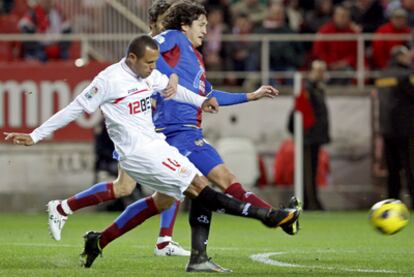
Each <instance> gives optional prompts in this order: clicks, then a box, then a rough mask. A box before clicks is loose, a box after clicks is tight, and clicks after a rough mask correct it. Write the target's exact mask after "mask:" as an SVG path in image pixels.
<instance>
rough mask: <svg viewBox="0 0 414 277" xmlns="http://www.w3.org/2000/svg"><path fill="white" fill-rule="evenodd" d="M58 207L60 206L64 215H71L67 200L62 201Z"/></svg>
mask: <svg viewBox="0 0 414 277" xmlns="http://www.w3.org/2000/svg"><path fill="white" fill-rule="evenodd" d="M60 205H61V206H62V210H63V211H64V212H65V214H67V215H69V214H73V211H72V210H71V209H70V208H69V205H68V200H66V199H65V200H63V201H62V202H60Z"/></svg>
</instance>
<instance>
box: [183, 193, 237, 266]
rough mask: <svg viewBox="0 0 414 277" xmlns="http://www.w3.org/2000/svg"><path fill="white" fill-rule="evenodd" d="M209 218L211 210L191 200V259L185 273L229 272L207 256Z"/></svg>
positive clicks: (195, 200)
mask: <svg viewBox="0 0 414 277" xmlns="http://www.w3.org/2000/svg"><path fill="white" fill-rule="evenodd" d="M211 218H212V212H211V210H209V209H207V208H206V207H204V206H203V205H202V204H201V203H200V201H199V200H197V199H193V200H191V207H190V212H189V218H188V219H189V222H190V226H191V257H190V260H189V262H188V264H187V266H186V269H185V270H186V271H187V272H231V270H229V269H225V268H223V267H221V266H219V265H217V264H216V263H214V262H213V261H211V259H210V258H208V256H207V243H208V236H209V232H210V224H211Z"/></svg>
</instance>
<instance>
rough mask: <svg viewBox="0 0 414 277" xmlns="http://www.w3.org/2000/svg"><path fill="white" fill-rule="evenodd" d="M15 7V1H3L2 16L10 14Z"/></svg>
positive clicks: (0, 9)
mask: <svg viewBox="0 0 414 277" xmlns="http://www.w3.org/2000/svg"><path fill="white" fill-rule="evenodd" d="M13 5H14V0H3V1H1V2H0V15H3V14H9V13H10V12H11V11H12V9H13Z"/></svg>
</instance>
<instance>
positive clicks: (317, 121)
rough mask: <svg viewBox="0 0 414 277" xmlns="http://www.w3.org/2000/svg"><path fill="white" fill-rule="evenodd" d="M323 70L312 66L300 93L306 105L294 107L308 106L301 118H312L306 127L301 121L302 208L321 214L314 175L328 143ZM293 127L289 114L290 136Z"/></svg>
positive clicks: (317, 63) (322, 65) (319, 63)
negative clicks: (302, 128) (322, 150)
mask: <svg viewBox="0 0 414 277" xmlns="http://www.w3.org/2000/svg"><path fill="white" fill-rule="evenodd" d="M326 69H327V66H326V63H325V62H323V61H320V60H315V61H313V62H312V66H311V71H310V74H309V79H308V80H307V81H306V82H305V86H304V92H303V93H304V97H306V100H304V101H306V104H305V103H304V102H302V103H301V104H299V103H298V102H297V103H296V109H297V110H301V108H300V107H299V105H301V106H303V105H307V106H308V109H307V112H306V114H305V112H304V111H303V112H302V113H303V116H304V117H305V116H310V117H313V120H312V122H311V123H309V124H307V123H306V121H304V135H303V170H304V172H303V175H304V176H303V177H304V178H303V182H304V203H303V207H304V209H308V210H323V206H322V204H321V202H320V200H319V197H318V192H317V173H318V164H319V163H320V161H319V158H320V157H321V156H320V150H321V146H322V145H324V144H327V143H329V142H330V136H329V117H328V108H327V105H326V103H325V86H326ZM302 99H305V98H302ZM293 123H294V122H293V113H291V115H290V117H289V123H288V128H289V131H290V132H291V133H293V130H294V128H293ZM325 172H326V170H325Z"/></svg>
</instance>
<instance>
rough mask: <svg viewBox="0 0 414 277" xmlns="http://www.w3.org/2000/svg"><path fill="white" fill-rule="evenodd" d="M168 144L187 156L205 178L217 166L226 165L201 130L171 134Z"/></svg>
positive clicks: (168, 137)
mask: <svg viewBox="0 0 414 277" xmlns="http://www.w3.org/2000/svg"><path fill="white" fill-rule="evenodd" d="M167 142H168V144H170V145H172V146H174V147H175V148H177V149H178V151H180V153H181V154H182V155H184V156H186V157H187V158H188V159H189V160H190V161H191V162H192V163H193V164H194V165H195V166H196V167H197V169H198V170H200V171H201V173H203V175H204V176H207V175H208V174H209V173H210V171H211V170H212V169H213V168H214V167H216V166H217V165H219V164H222V163H224V162H223V160H222V159H221V157H220V155H219V154H218V153H217V151H216V149H214V147H213V146H211V145H210V144H209V143H208V142H207V141H206V140H205V139H204V137H203V134H202V133H201V131H200V130H186V131H180V132H177V133H174V134H170V135H168V136H167Z"/></svg>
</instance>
